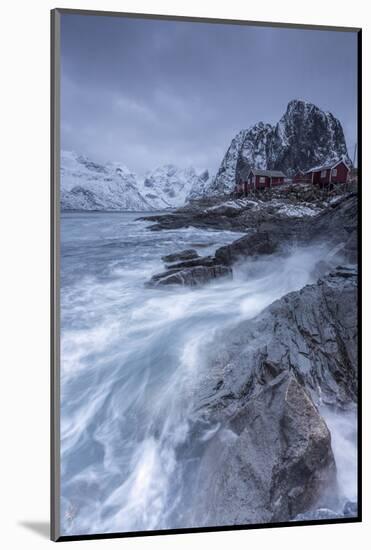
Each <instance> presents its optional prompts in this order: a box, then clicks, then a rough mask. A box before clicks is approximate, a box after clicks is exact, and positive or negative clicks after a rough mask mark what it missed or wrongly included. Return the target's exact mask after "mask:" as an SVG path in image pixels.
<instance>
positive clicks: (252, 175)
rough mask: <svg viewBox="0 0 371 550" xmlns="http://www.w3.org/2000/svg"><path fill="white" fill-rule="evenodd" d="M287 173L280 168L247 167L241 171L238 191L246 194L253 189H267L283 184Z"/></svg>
mask: <svg viewBox="0 0 371 550" xmlns="http://www.w3.org/2000/svg"><path fill="white" fill-rule="evenodd" d="M285 177H286V176H285V174H284V173H283V172H280V171H279V170H257V169H249V168H247V169H246V168H245V169H244V170H242V171H241V173H240V177H239V180H238V181H237V184H236V193H237V194H239V195H241V194H244V195H245V194H246V193H247V192H248V191H251V190H253V189H266V188H267V187H273V186H276V185H281V184H282V183H284V181H285Z"/></svg>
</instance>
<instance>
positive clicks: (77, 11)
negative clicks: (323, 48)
mask: <svg viewBox="0 0 371 550" xmlns="http://www.w3.org/2000/svg"><path fill="white" fill-rule="evenodd" d="M54 11H57V12H58V13H59V14H61V15H62V14H65V15H97V16H99V15H101V16H105V17H126V18H135V19H157V20H165V21H166V20H167V21H189V22H193V23H216V24H226V25H251V26H255V27H277V28H280V27H285V28H289V29H303V30H319V31H326V30H331V31H341V32H358V31H360V30H361V29H360V27H338V26H336V25H335V26H331V25H314V24H310V23H282V22H281V23H276V22H273V21H251V20H247V19H222V18H217V17H199V16H192V15H171V14H156V13H137V12H119V11H109V10H85V9H78V8H77V9H74V8H55V10H54Z"/></svg>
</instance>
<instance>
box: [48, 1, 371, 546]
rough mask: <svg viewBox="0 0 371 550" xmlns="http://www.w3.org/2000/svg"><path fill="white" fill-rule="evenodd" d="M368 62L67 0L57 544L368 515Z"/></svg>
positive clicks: (250, 28) (298, 31) (58, 259)
mask: <svg viewBox="0 0 371 550" xmlns="http://www.w3.org/2000/svg"><path fill="white" fill-rule="evenodd" d="M360 60H361V31H360V29H354V28H336V27H333V28H332V27H322V26H304V25H288V24H278V23H258V22H245V21H232V20H231V21H228V20H216V19H192V18H187V17H172V16H155V15H140V14H120V13H111V12H93V11H91V12H90V11H79V10H64V9H58V10H53V12H52V260H53V261H52V539H53V540H61V541H63V540H72V539H86V538H102V537H107V538H108V537H121V536H135V535H151V534H157V533H184V532H195V531H207V530H209V531H210V530H227V529H249V528H257V527H278V526H282V525H284V526H289V525H310V524H318V523H336V522H338V523H341V522H354V521H360V520H361V471H360V452H359V451H360V444H361V442H360V437H359V435H358V433H359V432H358V427H359V426H360V420H361V418H360V414H359V408H358V405H357V403H358V402H359V398H360V393H359V386H358V379H359V378H360V361H359V359H360V338H359V333H360V325H359V323H360V309H359V307H360V306H358V305H357V301H358V297H359V295H360V290H359V284H358V283H359V268H360V258H359V247H360V230H359V227H360V225H359V224H360V199H361V185H362V182H361V143H360V133H361V127H360V124H361V120H360V115H361V97H360V78H361V75H360V73H359V70H360V69H359V67H360Z"/></svg>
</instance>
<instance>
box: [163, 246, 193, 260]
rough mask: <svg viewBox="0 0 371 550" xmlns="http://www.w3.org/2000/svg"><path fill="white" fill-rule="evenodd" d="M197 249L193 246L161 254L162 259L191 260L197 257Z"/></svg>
mask: <svg viewBox="0 0 371 550" xmlns="http://www.w3.org/2000/svg"><path fill="white" fill-rule="evenodd" d="M198 257H199V256H198V253H197V250H194V248H188V249H187V250H182V251H181V252H174V254H168V255H167V256H162V260H163V261H164V262H165V263H168V264H170V263H173V262H179V261H182V260H193V259H194V258H198Z"/></svg>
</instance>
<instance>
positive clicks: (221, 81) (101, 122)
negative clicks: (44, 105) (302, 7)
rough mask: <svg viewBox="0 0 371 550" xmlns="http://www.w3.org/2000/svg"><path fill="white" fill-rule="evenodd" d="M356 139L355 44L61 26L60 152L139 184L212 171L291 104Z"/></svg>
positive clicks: (199, 26) (113, 23)
mask: <svg viewBox="0 0 371 550" xmlns="http://www.w3.org/2000/svg"><path fill="white" fill-rule="evenodd" d="M293 98H302V99H306V100H307V101H311V102H313V103H315V104H316V105H318V106H319V107H320V108H322V109H325V110H329V111H331V112H332V113H333V114H334V115H335V116H337V117H338V118H339V119H340V121H341V122H342V124H343V127H344V130H345V133H346V138H347V143H348V148H349V150H350V153H351V154H352V149H353V147H354V143H355V140H356V35H355V33H344V32H335V31H332V32H329V31H309V30H296V29H277V28H262V27H249V26H231V25H225V24H220V25H219V24H218V25H213V24H205V23H185V22H169V21H160V20H138V19H124V18H112V17H102V16H100V17H98V16H82V15H71V14H68V15H63V16H62V146H63V147H64V148H66V149H73V150H76V151H78V152H81V153H84V154H87V155H91V156H92V157H94V158H96V159H98V160H119V161H121V162H123V163H125V164H126V165H127V166H128V167H129V168H131V169H133V170H135V171H137V172H139V173H143V172H145V171H146V170H148V169H151V168H154V167H157V166H158V165H160V164H163V163H170V162H171V163H175V164H178V165H180V166H186V165H189V164H193V165H195V166H196V167H198V168H203V167H208V168H209V169H211V170H212V171H215V170H216V169H217V167H218V164H219V163H220V160H221V158H222V156H223V154H224V152H225V150H226V148H227V146H228V145H229V143H230V141H231V139H232V138H233V136H234V135H235V134H236V133H237V132H238V131H239V130H241V129H242V128H246V127H248V126H250V125H251V124H254V123H255V122H258V121H259V120H263V121H265V122H276V121H277V120H278V119H279V117H280V116H281V115H282V114H283V112H284V110H285V108H286V105H287V103H288V101H289V100H290V99H293Z"/></svg>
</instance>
